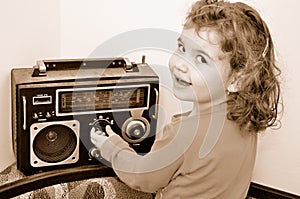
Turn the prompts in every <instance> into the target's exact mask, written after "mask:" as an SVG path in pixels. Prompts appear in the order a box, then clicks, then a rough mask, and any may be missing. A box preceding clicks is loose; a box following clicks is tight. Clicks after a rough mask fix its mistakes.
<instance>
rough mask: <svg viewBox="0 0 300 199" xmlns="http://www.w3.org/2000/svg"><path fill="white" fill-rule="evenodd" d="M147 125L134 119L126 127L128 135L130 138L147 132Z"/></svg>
mask: <svg viewBox="0 0 300 199" xmlns="http://www.w3.org/2000/svg"><path fill="white" fill-rule="evenodd" d="M145 130H146V126H145V124H144V123H143V122H141V121H137V120H133V121H131V122H129V123H128V125H127V127H126V135H127V137H129V138H138V137H140V136H141V135H143V134H144V133H145Z"/></svg>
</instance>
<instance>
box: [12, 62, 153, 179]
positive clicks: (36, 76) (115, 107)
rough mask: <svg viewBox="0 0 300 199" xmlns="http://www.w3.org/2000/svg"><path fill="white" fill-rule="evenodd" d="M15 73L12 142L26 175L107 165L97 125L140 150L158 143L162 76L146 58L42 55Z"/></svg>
mask: <svg viewBox="0 0 300 199" xmlns="http://www.w3.org/2000/svg"><path fill="white" fill-rule="evenodd" d="M11 79H12V126H13V128H12V129H13V146H14V152H15V154H16V158H17V167H18V169H20V170H21V171H23V172H24V173H25V174H33V173H38V172H43V171H49V170H55V169H61V168H70V167H77V166H82V165H93V164H102V163H103V162H102V161H101V157H99V151H97V150H96V149H95V148H94V147H93V144H92V143H91V142H90V132H91V131H96V130H102V129H103V128H105V126H106V125H110V126H111V127H112V129H113V130H114V131H115V132H116V133H118V134H119V135H120V136H121V137H122V138H123V139H124V140H125V141H127V142H128V143H129V145H130V146H131V147H132V148H133V149H134V150H135V151H136V152H137V153H140V154H141V155H143V154H145V153H147V152H149V150H150V148H151V146H152V144H153V142H154V139H155V131H156V123H157V111H158V109H157V107H158V106H157V103H158V95H159V78H158V76H157V75H156V74H155V73H154V71H153V70H152V69H151V68H150V67H149V65H148V64H146V63H145V61H144V57H143V62H142V63H139V64H136V63H134V62H130V61H129V60H128V59H127V58H112V59H91V58H90V59H75V60H74V59H73V60H70V59H67V60H42V61H38V62H37V65H36V66H34V67H33V68H15V69H13V70H12V72H11Z"/></svg>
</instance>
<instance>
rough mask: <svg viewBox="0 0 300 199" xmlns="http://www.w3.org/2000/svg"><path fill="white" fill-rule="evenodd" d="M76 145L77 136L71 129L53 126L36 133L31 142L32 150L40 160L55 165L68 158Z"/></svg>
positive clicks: (57, 125)
mask: <svg viewBox="0 0 300 199" xmlns="http://www.w3.org/2000/svg"><path fill="white" fill-rule="evenodd" d="M76 145H77V136H76V134H75V133H74V131H73V130H72V129H70V128H69V127H67V126H65V125H60V124H54V125H50V126H47V127H45V128H43V129H42V130H41V131H39V132H38V134H37V135H36V136H35V138H34V140H33V145H32V149H33V151H34V153H35V155H36V156H37V157H38V158H39V159H40V160H42V161H44V162H48V163H56V162H60V161H63V160H65V159H67V158H68V157H70V156H71V155H72V154H73V152H74V151H75V149H76Z"/></svg>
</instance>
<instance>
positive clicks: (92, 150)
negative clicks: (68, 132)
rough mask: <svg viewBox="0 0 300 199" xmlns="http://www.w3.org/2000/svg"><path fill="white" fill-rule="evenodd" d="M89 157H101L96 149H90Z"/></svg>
mask: <svg viewBox="0 0 300 199" xmlns="http://www.w3.org/2000/svg"><path fill="white" fill-rule="evenodd" d="M89 155H90V157H91V158H99V157H100V156H101V155H100V151H99V150H98V149H96V148H95V147H93V148H91V149H90V151H89Z"/></svg>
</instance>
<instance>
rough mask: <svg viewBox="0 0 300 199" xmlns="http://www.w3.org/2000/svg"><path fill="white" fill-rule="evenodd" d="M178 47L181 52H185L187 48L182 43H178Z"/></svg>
mask: <svg viewBox="0 0 300 199" xmlns="http://www.w3.org/2000/svg"><path fill="white" fill-rule="evenodd" d="M178 49H179V51H180V52H182V53H184V52H185V48H184V46H183V45H182V44H178Z"/></svg>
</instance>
